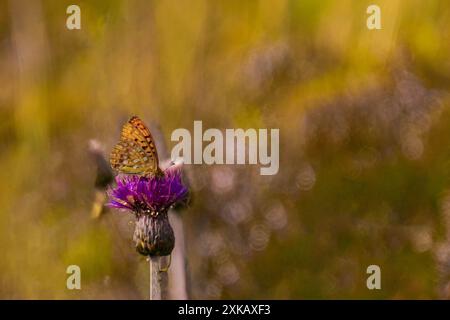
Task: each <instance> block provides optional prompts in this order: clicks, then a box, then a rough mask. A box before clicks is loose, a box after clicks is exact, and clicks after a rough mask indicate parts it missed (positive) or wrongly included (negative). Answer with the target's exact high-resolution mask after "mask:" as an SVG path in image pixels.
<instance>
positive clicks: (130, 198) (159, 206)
mask: <svg viewBox="0 0 450 320" xmlns="http://www.w3.org/2000/svg"><path fill="white" fill-rule="evenodd" d="M116 184H117V186H116V187H115V188H112V189H110V190H109V191H108V196H109V199H110V201H109V203H108V204H107V205H108V206H109V207H113V208H117V209H123V210H130V211H132V212H133V213H134V215H135V216H136V218H137V221H136V225H135V231H134V237H133V239H134V241H135V243H136V249H137V251H138V252H139V253H141V254H143V255H146V256H148V255H149V256H165V255H169V254H170V253H171V252H172V250H173V247H174V244H175V237H174V234H173V230H172V227H171V226H170V224H169V219H168V216H167V211H168V210H169V208H170V207H171V206H173V205H175V204H176V203H179V202H181V201H183V200H185V199H186V198H187V194H188V190H187V188H186V187H185V186H184V185H183V183H182V181H181V172H180V170H179V166H176V165H175V166H172V167H169V168H168V169H166V170H165V171H164V175H163V176H155V177H142V176H135V175H121V176H117V177H116Z"/></svg>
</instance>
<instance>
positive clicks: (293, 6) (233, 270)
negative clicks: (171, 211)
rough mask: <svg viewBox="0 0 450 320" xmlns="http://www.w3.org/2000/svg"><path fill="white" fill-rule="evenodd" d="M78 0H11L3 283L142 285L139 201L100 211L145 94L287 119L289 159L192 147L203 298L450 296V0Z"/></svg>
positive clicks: (178, 123) (219, 121) (168, 120)
mask: <svg viewBox="0 0 450 320" xmlns="http://www.w3.org/2000/svg"><path fill="white" fill-rule="evenodd" d="M75 2H76V4H78V5H79V6H80V7H81V19H82V22H81V24H82V29H81V30H73V31H70V30H67V29H66V27H65V21H66V18H67V14H66V8H67V6H68V5H70V4H73V3H74V1H48V0H46V1H24V0H21V1H12V0H11V1H5V0H3V1H0V70H1V72H0V87H1V89H0V119H1V120H0V136H1V137H2V138H1V139H0V166H1V167H2V168H3V170H1V171H0V181H1V184H0V208H1V209H0V248H1V251H2V258H1V259H0V298H7V299H10V298H24V299H32V298H37V299H41V298H49V299H55V298H58V299H80V298H88V299H145V298H147V293H148V282H147V277H148V269H147V265H146V263H144V262H143V261H144V259H143V258H141V257H139V255H138V254H136V253H135V252H134V249H133V244H132V239H131V237H132V231H133V225H132V223H131V221H132V216H131V215H127V214H123V213H119V212H116V211H109V212H107V214H105V216H104V217H103V218H102V219H101V220H98V221H94V220H92V219H91V218H90V209H91V206H92V201H93V199H94V183H95V176H96V171H95V164H94V162H93V161H92V159H91V158H90V157H89V155H88V151H87V150H88V141H89V139H91V138H96V139H99V140H100V141H102V143H103V144H104V145H105V154H108V152H109V150H110V149H111V147H112V146H113V144H114V143H115V142H116V140H117V139H118V136H119V130H120V127H121V125H122V123H123V122H124V121H125V120H126V119H127V118H128V117H129V116H130V115H132V114H137V115H139V116H141V117H142V118H143V119H145V120H146V121H147V122H149V123H157V124H159V125H160V126H161V128H162V130H163V132H164V135H165V137H166V142H167V144H168V146H169V148H170V147H172V146H173V144H171V143H170V141H169V137H170V133H171V132H172V130H174V129H176V128H188V129H189V130H192V125H193V121H194V120H202V121H203V126H204V128H212V127H214V128H221V129H224V128H237V127H243V128H249V127H254V128H280V139H281V141H280V144H281V146H280V161H281V163H280V171H279V173H278V175H276V176H260V175H259V168H257V167H256V166H206V165H196V166H186V171H187V174H188V177H189V181H190V184H191V191H192V193H193V195H194V202H193V203H192V205H191V206H190V208H188V209H187V210H185V211H184V212H183V213H182V215H183V220H184V223H185V228H186V234H187V252H188V263H189V271H190V288H191V296H192V297H193V298H249V299H260V298H275V299H283V298H285V299H289V298H294V299H307V298H368V299H372V298H388V299H396V298H449V297H450V267H449V266H450V180H449V178H450V177H449V168H450V145H449V144H448V141H449V137H450V97H449V89H450V60H449V56H450V4H449V2H448V1H446V0H434V1H427V2H425V1H419V0H408V1H407V0H404V1H399V0H394V1H387V0H378V1H359V0H358V1H356V0H353V1H350V0H345V1H313V0H282V1H278V0H277V1H275V0H273V1H248V2H247V1H245V2H244V1H206V0H203V1H197V0H195V1H174V0H171V1H167V0H164V1H117V0H115V1H75ZM373 3H376V4H378V5H379V6H380V7H381V10H382V30H377V31H369V30H368V29H367V28H366V18H367V14H366V8H367V6H368V5H370V4H373ZM69 264H77V265H79V266H80V267H81V270H82V290H74V291H70V290H67V289H66V277H67V275H66V268H67V266H68V265H69ZM370 264H377V265H380V267H381V270H382V290H378V291H377V290H374V291H369V290H368V289H367V288H366V278H367V275H366V268H367V266H368V265H370Z"/></svg>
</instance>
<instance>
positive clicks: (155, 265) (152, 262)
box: [148, 257, 161, 300]
mask: <svg viewBox="0 0 450 320" xmlns="http://www.w3.org/2000/svg"><path fill="white" fill-rule="evenodd" d="M148 260H149V267H150V300H161V277H160V271H159V260H160V258H159V257H149V259H148Z"/></svg>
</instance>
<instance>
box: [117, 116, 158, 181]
mask: <svg viewBox="0 0 450 320" xmlns="http://www.w3.org/2000/svg"><path fill="white" fill-rule="evenodd" d="M158 161H159V160H158V152H157V150H156V146H155V142H154V140H153V137H152V135H151V134H150V131H149V130H148V128H147V126H146V125H145V124H144V122H143V121H142V120H141V119H139V118H138V117H136V116H134V117H132V118H131V119H130V120H128V122H127V123H125V125H124V126H123V128H122V133H121V136H120V141H119V143H117V145H116V146H115V147H114V149H113V150H112V152H111V157H110V163H111V167H112V168H113V169H114V170H117V171H119V172H122V173H125V174H138V175H142V176H155V175H161V173H162V172H161V169H159V166H158V163H159V162H158Z"/></svg>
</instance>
